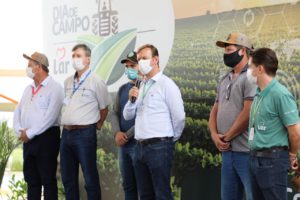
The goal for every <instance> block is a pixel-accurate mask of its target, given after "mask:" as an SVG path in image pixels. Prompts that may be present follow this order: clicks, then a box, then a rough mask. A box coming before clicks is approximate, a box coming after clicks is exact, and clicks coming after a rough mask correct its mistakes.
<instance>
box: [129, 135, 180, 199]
mask: <svg viewBox="0 0 300 200" xmlns="http://www.w3.org/2000/svg"><path fill="white" fill-rule="evenodd" d="M173 151H174V143H173V141H171V140H168V141H160V142H156V143H153V144H148V145H143V144H139V143H138V144H137V145H136V154H135V161H134V167H135V170H136V178H137V186H138V191H139V195H140V200H173V196H172V191H171V187H170V178H171V167H172V160H173Z"/></svg>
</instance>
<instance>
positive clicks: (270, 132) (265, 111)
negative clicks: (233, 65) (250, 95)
mask: <svg viewBox="0 0 300 200" xmlns="http://www.w3.org/2000/svg"><path fill="white" fill-rule="evenodd" d="M298 122H299V115H298V108H297V104H296V100H295V98H294V97H293V95H292V94H291V93H290V92H289V91H288V90H287V88H286V87H284V86H283V85H281V84H280V83H279V82H278V81H277V80H275V79H273V80H272V82H271V83H270V84H269V85H268V86H267V87H266V88H265V89H264V90H263V91H260V89H259V88H258V89H257V91H256V96H255V98H254V101H253V103H252V106H251V112H250V121H249V133H250V129H251V127H254V138H253V140H250V139H249V140H248V143H249V146H250V149H251V150H257V149H261V148H270V147H275V146H288V145H289V142H288V131H287V128H286V127H287V126H290V125H294V124H297V123H298Z"/></svg>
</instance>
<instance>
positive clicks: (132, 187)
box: [119, 138, 138, 200]
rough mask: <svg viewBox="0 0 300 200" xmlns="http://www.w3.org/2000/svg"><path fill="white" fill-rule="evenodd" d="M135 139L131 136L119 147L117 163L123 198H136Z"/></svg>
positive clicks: (132, 199) (135, 199)
mask: <svg viewBox="0 0 300 200" xmlns="http://www.w3.org/2000/svg"><path fill="white" fill-rule="evenodd" d="M135 146H136V140H135V139H134V138H131V139H130V140H129V141H128V142H127V143H126V144H125V145H124V146H122V147H120V148H119V165H120V170H121V175H122V180H123V189H124V193H125V200H138V192H137V185H136V177H135V171H134V167H133V161H134V156H135Z"/></svg>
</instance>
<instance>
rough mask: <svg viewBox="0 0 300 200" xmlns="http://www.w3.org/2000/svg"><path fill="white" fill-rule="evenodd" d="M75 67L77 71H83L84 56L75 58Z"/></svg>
mask: <svg viewBox="0 0 300 200" xmlns="http://www.w3.org/2000/svg"><path fill="white" fill-rule="evenodd" d="M73 68H74V69H75V70H76V71H81V70H83V68H84V65H83V62H82V58H73Z"/></svg>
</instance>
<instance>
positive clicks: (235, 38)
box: [216, 33, 254, 50]
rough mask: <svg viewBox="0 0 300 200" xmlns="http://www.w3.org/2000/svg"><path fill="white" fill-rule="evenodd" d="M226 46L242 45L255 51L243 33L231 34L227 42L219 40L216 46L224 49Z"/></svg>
mask: <svg viewBox="0 0 300 200" xmlns="http://www.w3.org/2000/svg"><path fill="white" fill-rule="evenodd" d="M226 44H233V45H240V46H243V47H246V48H248V49H250V50H253V49H254V47H253V45H252V43H251V41H250V39H249V38H248V37H247V36H246V35H245V34H243V33H230V34H229V35H228V37H227V39H226V40H225V41H223V40H219V41H217V42H216V45H217V46H218V47H222V48H224V47H225V45H226Z"/></svg>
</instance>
